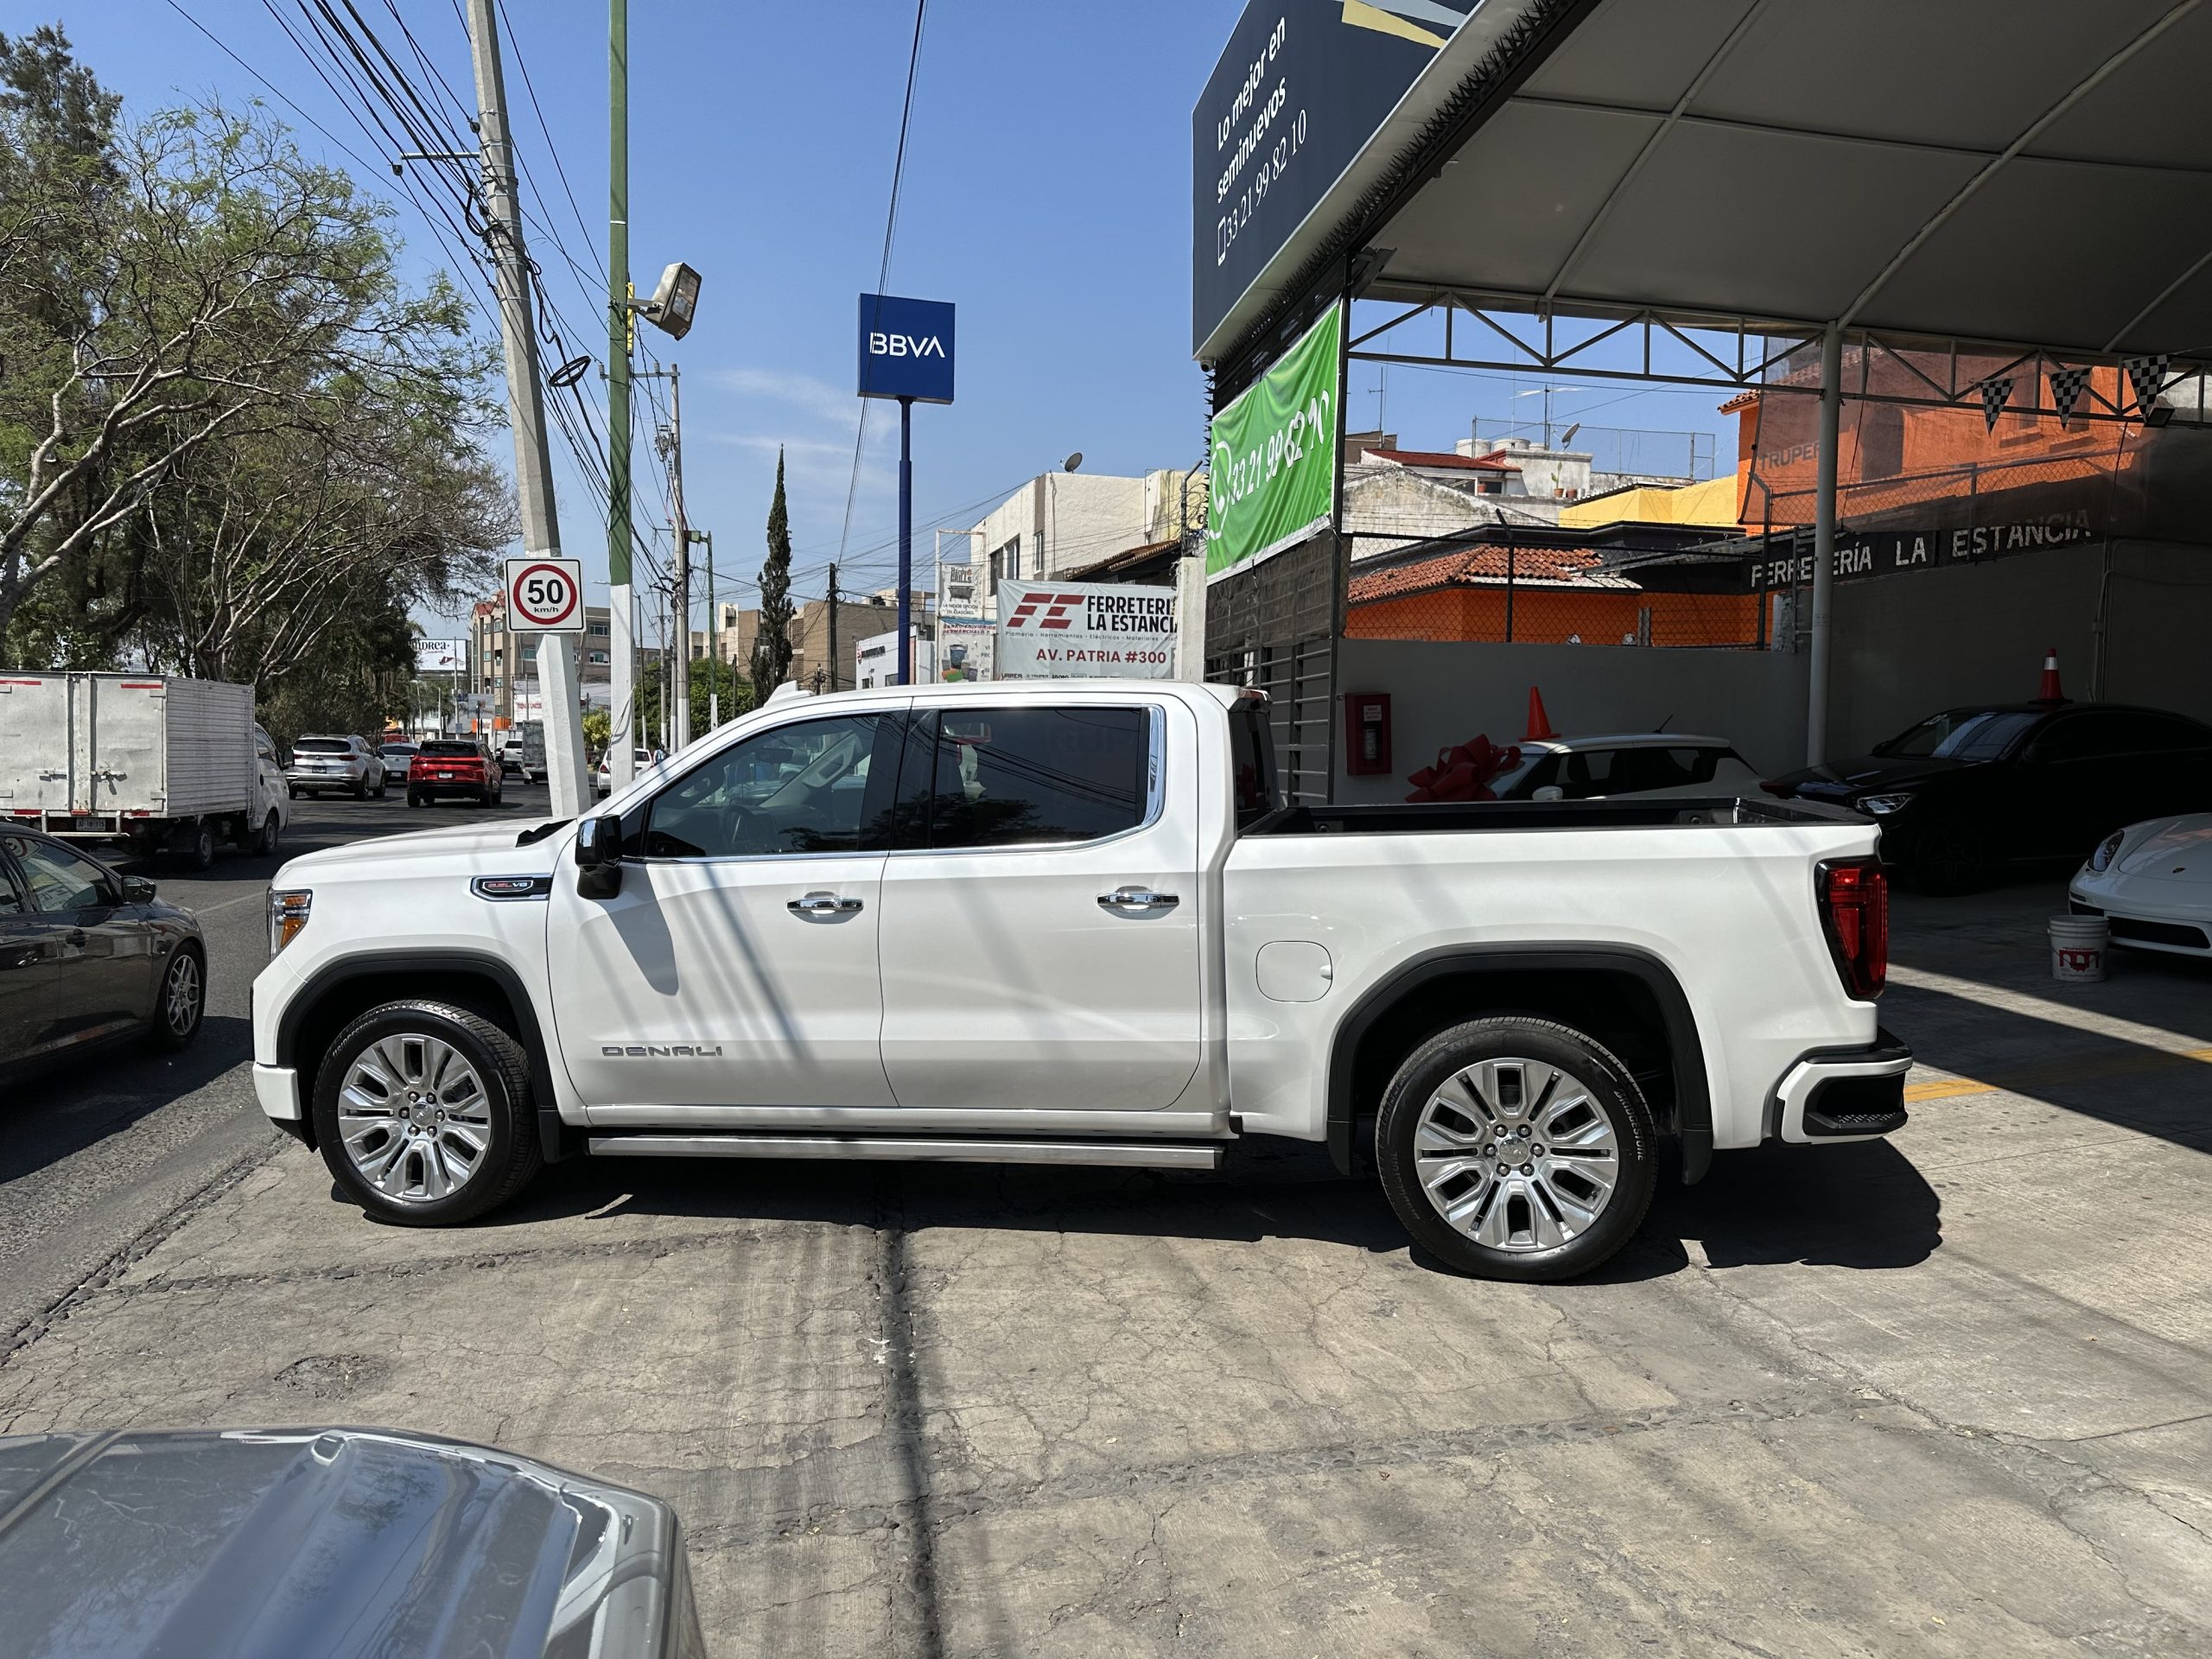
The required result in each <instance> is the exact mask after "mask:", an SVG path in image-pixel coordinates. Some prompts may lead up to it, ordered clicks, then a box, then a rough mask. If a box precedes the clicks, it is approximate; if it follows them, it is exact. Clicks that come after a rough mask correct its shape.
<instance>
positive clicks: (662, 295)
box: [630, 259, 699, 340]
mask: <svg viewBox="0 0 2212 1659" xmlns="http://www.w3.org/2000/svg"><path fill="white" fill-rule="evenodd" d="M630 303H631V304H632V306H633V307H634V308H636V309H637V310H639V312H641V313H643V314H644V316H645V321H648V322H650V323H652V325H653V326H654V327H657V328H658V329H660V330H661V331H662V332H663V333H664V334H667V335H669V337H670V338H671V339H674V340H681V339H683V336H684V335H686V334H690V332H691V320H692V318H693V316H694V315H696V313H697V311H698V309H699V273H698V272H697V271H696V270H692V269H691V267H690V266H689V265H687V264H684V263H683V261H682V260H680V259H679V260H678V261H677V263H676V264H672V265H671V266H670V267H669V268H668V269H667V270H664V271H663V272H661V274H660V286H659V287H658V288H656V289H653V296H652V298H651V299H650V300H632V301H631V302H630Z"/></svg>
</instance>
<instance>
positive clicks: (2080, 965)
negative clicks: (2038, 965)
mask: <svg viewBox="0 0 2212 1659" xmlns="http://www.w3.org/2000/svg"><path fill="white" fill-rule="evenodd" d="M2111 944H2112V926H2111V924H2109V923H2108V922H2107V921H2106V920H2105V918H2103V917H2101V916H2054V917H2052V918H2050V976H2051V977H2052V978H2053V979H2056V980H2061V981H2063V982H2067V983H2069V984H2075V985H2087V984H2094V982H2097V981H2098V980H2101V979H2102V978H2103V977H2104V976H2105V957H2106V955H2107V951H2108V950H2110V947H2111Z"/></svg>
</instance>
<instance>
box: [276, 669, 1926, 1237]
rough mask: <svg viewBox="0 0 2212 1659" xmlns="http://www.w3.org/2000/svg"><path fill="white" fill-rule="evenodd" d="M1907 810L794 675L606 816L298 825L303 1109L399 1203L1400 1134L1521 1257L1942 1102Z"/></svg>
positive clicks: (1206, 689) (1402, 1174) (294, 977)
mask: <svg viewBox="0 0 2212 1659" xmlns="http://www.w3.org/2000/svg"><path fill="white" fill-rule="evenodd" d="M1875 834H1876V832H1875V829H1874V827H1873V826H1872V824H1871V823H1868V822H1866V820H1864V819H1861V818H1859V817H1855V816H1853V815H1852V814H1849V813H1847V812H1845V811H1842V810H1839V809H1835V808H1830V807H1823V806H1817V805H1808V804H1800V803H1783V802H1764V801H1763V802H1756V803H1755V802H1749V801H1742V800H1735V799H1726V798H1717V799H1713V800H1709V801H1705V800H1682V799H1674V798H1669V799H1665V800H1658V801H1648V802H1646V801H1637V800H1634V799H1628V800H1619V801H1575V802H1494V803H1487V804H1471V805H1421V806H1402V807H1400V806H1374V807H1319V806H1311V805H1287V804H1285V803H1284V801H1283V798H1282V797H1281V792H1280V790H1279V787H1278V785H1277V782H1276V776H1275V770H1274V753H1273V748H1272V745H1271V743H1270V740H1269V728H1268V709H1267V706H1266V702H1265V700H1264V699H1263V698H1262V696H1259V695H1257V694H1255V693H1252V692H1248V691H1240V690H1236V689H1233V688H1224V687H1217V686H1211V685H1198V684H1188V683H1132V682H1129V681H1055V682H1049V683H1021V684H1008V683H970V684H951V685H936V686H927V687H918V688H893V689H884V690H871V691H861V692H852V693H842V694H838V695H835V696H826V697H804V696H785V695H779V696H778V697H776V698H773V699H771V700H770V702H768V703H767V705H766V706H765V707H764V708H762V709H760V710H758V711H757V712H755V713H754V714H753V715H751V716H749V717H747V719H745V720H742V721H738V722H736V723H735V724H734V725H732V726H730V727H728V728H725V729H723V730H722V731H720V732H717V733H716V734H714V735H713V736H712V737H710V738H708V739H705V740H703V741H700V742H698V743H696V744H694V745H693V746H692V747H690V748H689V749H687V750H685V751H684V752H683V753H681V754H678V755H677V756H675V757H673V758H671V760H669V761H668V762H667V763H666V765H665V766H663V767H661V768H659V769H658V770H657V771H655V772H652V774H651V775H649V776H646V777H644V778H641V779H639V780H638V781H637V782H636V783H635V784H633V785H631V786H630V787H628V788H626V789H623V790H620V791H616V792H615V793H614V794H613V796H612V797H611V798H609V799H608V800H607V802H606V803H605V804H603V805H602V806H601V809H600V810H598V812H597V813H595V814H594V816H592V817H587V818H584V819H582V820H580V821H576V822H573V823H571V822H563V823H545V824H541V825H538V826H537V827H535V828H532V829H526V830H524V831H522V832H521V833H519V834H518V833H517V832H516V830H515V829H512V828H511V827H510V828H491V827H486V826H470V827H466V828H461V829H450V830H441V831H433V832H430V833H427V834H423V835H413V836H399V837H397V838H393V839H389V840H379V841H369V842H355V843H353V844H352V845H350V846H347V847H344V848H340V849H333V850H330V851H327V852H319V853H315V854H312V855H308V856H307V857H304V858H299V859H296V860H294V861H292V862H290V863H289V864H288V865H287V866H285V868H284V869H283V871H282V872H281V874H279V876H278V878H277V883H276V885H275V887H274V888H273V889H272V890H271V893H270V945H271V950H272V952H273V955H272V959H271V960H270V963H269V965H268V967H267V969H265V970H264V972H263V973H262V975H261V976H260V977H259V979H258V980H257V982H255V985H254V994H253V1026H254V1060H255V1064H254V1073H253V1075H254V1084H255V1089H256V1091H257V1095H258V1096H259V1098H260V1101H261V1103H262V1106H263V1108H264V1110H265V1111H266V1112H267V1113H268V1115H269V1116H270V1117H271V1118H272V1119H274V1120H275V1121H276V1122H277V1123H278V1124H279V1125H280V1126H282V1127H283V1128H285V1129H286V1130H288V1131H289V1132H290V1133H291V1134H292V1135H296V1136H297V1137H298V1138H299V1139H300V1140H302V1141H304V1142H305V1143H306V1144H307V1145H308V1146H309V1147H315V1148H318V1149H320V1151H321V1154H322V1156H323V1158H324V1159H325V1160H326V1161H327V1163H328V1165H329V1166H330V1171H331V1173H332V1175H333V1176H334V1178H335V1179H336V1181H337V1183H338V1185H339V1187H340V1190H341V1191H342V1192H345V1193H346V1194H347V1195H349V1196H350V1197H351V1198H353V1200H354V1201H356V1202H358V1203H359V1204H360V1205H362V1206H363V1207H364V1208H365V1209H366V1210H368V1211H370V1212H372V1214H374V1215H376V1216H378V1217H382V1218H384V1219H385V1220H388V1221H393V1222H399V1223H406V1224H417V1225H435V1224H444V1223H456V1222H463V1221H467V1220H469V1219H471V1218H472V1217H476V1216H479V1215H481V1214H482V1213H484V1212H485V1211H487V1210H489V1209H491V1208H492V1207H493V1206H494V1205H499V1204H501V1203H504V1202H505V1201H506V1200H507V1199H509V1198H512V1197H513V1196H514V1194H516V1193H517V1192H519V1191H521V1189H522V1188H523V1187H524V1185H526V1184H527V1183H528V1182H529V1181H530V1179H531V1177H532V1176H533V1175H534V1174H535V1173H537V1170H538V1168H539V1166H541V1165H542V1164H543V1163H544V1162H547V1161H549V1160H555V1159H558V1158H563V1157H566V1156H569V1155H571V1154H576V1153H589V1154H592V1155H594V1156H601V1157H606V1156H651V1157H681V1158H846V1159H906V1160H929V1159H939V1160H947V1159H950V1160H977V1161H988V1162H1000V1163H1059V1164H1104V1165H1122V1166H1147V1167H1155V1168H1179V1169H1208V1168H1214V1167H1217V1166H1218V1165H1219V1163H1220V1161H1221V1159H1222V1155H1223V1153H1224V1148H1225V1147H1227V1146H1228V1145H1229V1143H1230V1142H1231V1141H1236V1140H1238V1139H1240V1138H1242V1137H1245V1136H1251V1135H1275V1136H1284V1137H1287V1138H1290V1139H1293V1140H1300V1141H1323V1142H1325V1143H1326V1145H1327V1147H1328V1149H1329V1151H1330V1153H1331V1154H1332V1156H1333V1158H1334V1160H1335V1161H1336V1163H1337V1165H1338V1166H1339V1167H1340V1168H1342V1169H1344V1171H1346V1172H1347V1173H1351V1172H1352V1171H1354V1170H1356V1169H1359V1168H1364V1167H1367V1166H1369V1164H1370V1154H1371V1166H1372V1167H1373V1169H1374V1170H1375V1171H1376V1173H1377V1174H1378V1175H1379V1176H1380V1179H1381V1180H1382V1182H1383V1188H1384V1191H1385V1192H1386V1193H1387V1194H1388V1196H1389V1202H1390V1204H1391V1205H1392V1206H1393V1207H1394V1208H1395V1211H1396V1212H1397V1214H1398V1216H1399V1217H1400V1218H1401V1219H1402V1221H1403V1223H1404V1224H1405V1226H1406V1228H1407V1230H1408V1232H1410V1233H1411V1234H1412V1235H1413V1236H1414V1238H1416V1239H1417V1240H1419V1241H1420V1242H1421V1243H1422V1244H1424V1245H1426V1246H1427V1248H1428V1249H1430V1250H1432V1251H1433V1252H1434V1253H1435V1254H1436V1255H1438V1256H1440V1257H1442V1258H1443V1259H1444V1260H1445V1261H1446V1262H1450V1263H1452V1264H1453V1265H1454V1266H1456V1267H1457V1268H1460V1269H1462V1270H1465V1271H1467V1272H1470V1273H1475V1274H1488V1275H1492V1276H1496V1277H1499V1278H1510V1279H1557V1278H1564V1277H1568V1276H1571V1275H1573V1274H1579V1273H1583V1272H1586V1271H1588V1270H1589V1269H1590V1268H1593V1267H1595V1266H1596V1265H1597V1264H1598V1263H1599V1262H1603V1261H1604V1260H1605V1258H1606V1257H1608V1256H1609V1255H1611V1254H1612V1253H1613V1252H1614V1251H1615V1250H1617V1249H1619V1248H1620V1246H1621V1244H1622V1243H1624V1241H1625V1240H1626V1239H1627V1238H1628V1237H1629V1236H1630V1235H1631V1234H1632V1233H1633V1232H1634V1231H1635V1230H1636V1228H1637V1224H1638V1223H1639V1222H1640V1221H1641V1219H1642V1218H1643V1214H1644V1211H1645V1208H1646V1206H1647V1205H1649V1202H1650V1198H1651V1194H1652V1190H1653V1185H1654V1182H1655V1180H1656V1172H1657V1160H1658V1159H1659V1156H1660V1151H1661V1143H1662V1141H1674V1142H1675V1143H1676V1144H1677V1145H1678V1147H1679V1148H1680V1163H1681V1170H1682V1173H1683V1175H1684V1177H1685V1178H1686V1179H1689V1180H1695V1179H1698V1178H1699V1177H1700V1175H1702V1174H1703V1173H1705V1171H1706V1169H1707V1165H1708V1163H1709V1162H1710V1160H1711V1157H1712V1154H1713V1152H1714V1151H1715V1150H1716V1149H1726V1148H1730V1147H1751V1146H1756V1145H1758V1143H1759V1142H1761V1141H1768V1140H1781V1141H1791V1142H1798V1143H1808V1144H1809V1143H1824V1142H1829V1141H1853V1140H1860V1139H1864V1138H1866V1137H1868V1136H1872V1135H1885V1134H1887V1133H1889V1132H1891V1131H1892V1130H1894V1129H1896V1128H1898V1127H1900V1126H1901V1125H1902V1124H1903V1123H1904V1110H1903V1108H1902V1100H1903V1079H1904V1073H1905V1071H1907V1069H1908V1068H1909V1067H1910V1065H1911V1056H1910V1053H1909V1052H1906V1051H1905V1050H1904V1048H1903V1047H1901V1046H1899V1045H1898V1044H1897V1043H1896V1042H1895V1041H1894V1040H1892V1039H1890V1038H1889V1037H1887V1036H1886V1035H1885V1033H1883V1032H1882V1031H1881V1030H1880V1028H1879V1027H1878V1025H1877V1023H1876V1020H1875V1005H1874V999H1875V997H1876V996H1877V995H1878V994H1879V992H1880V990H1881V988H1882V981H1883V977H1884V973H1885V963H1886V957H1887V944H1888V941H1887V927H1888V909H1887V893H1886V889H1885V886H1884V882H1883V877H1882V874H1881V870H1880V867H1879V865H1878V863H1877V861H1876V860H1875V857H1874V851H1875Z"/></svg>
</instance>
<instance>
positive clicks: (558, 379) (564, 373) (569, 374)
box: [545, 357, 591, 391]
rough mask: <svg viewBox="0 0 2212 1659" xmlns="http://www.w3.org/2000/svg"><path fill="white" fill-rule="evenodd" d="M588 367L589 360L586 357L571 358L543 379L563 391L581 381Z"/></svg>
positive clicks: (589, 364)
mask: <svg viewBox="0 0 2212 1659" xmlns="http://www.w3.org/2000/svg"><path fill="white" fill-rule="evenodd" d="M590 367H591V359H589V358H588V357H572V358H570V359H569V360H568V361H567V362H565V363H563V365H561V366H560V367H559V368H557V369H556V370H554V371H553V372H552V373H550V374H549V375H547V376H546V377H545V378H547V379H548V380H550V381H551V382H552V383H553V384H554V385H556V386H558V387H560V388H561V389H562V390H563V391H567V390H568V389H569V387H570V386H573V385H575V384H576V382H577V381H579V380H581V379H582V378H584V372H585V371H586V370H587V369H588V368H590Z"/></svg>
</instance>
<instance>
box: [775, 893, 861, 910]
mask: <svg viewBox="0 0 2212 1659" xmlns="http://www.w3.org/2000/svg"><path fill="white" fill-rule="evenodd" d="M860 907H861V901H860V900H859V899H847V898H844V897H842V895H840V894H837V893H808V894H807V895H806V897H805V898H804V899H792V900H791V903H790V904H788V905H786V906H784V908H785V909H786V910H788V911H790V912H791V914H792V915H794V916H849V915H851V914H852V913H853V912H855V911H856V910H858V909H859V908H860Z"/></svg>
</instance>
